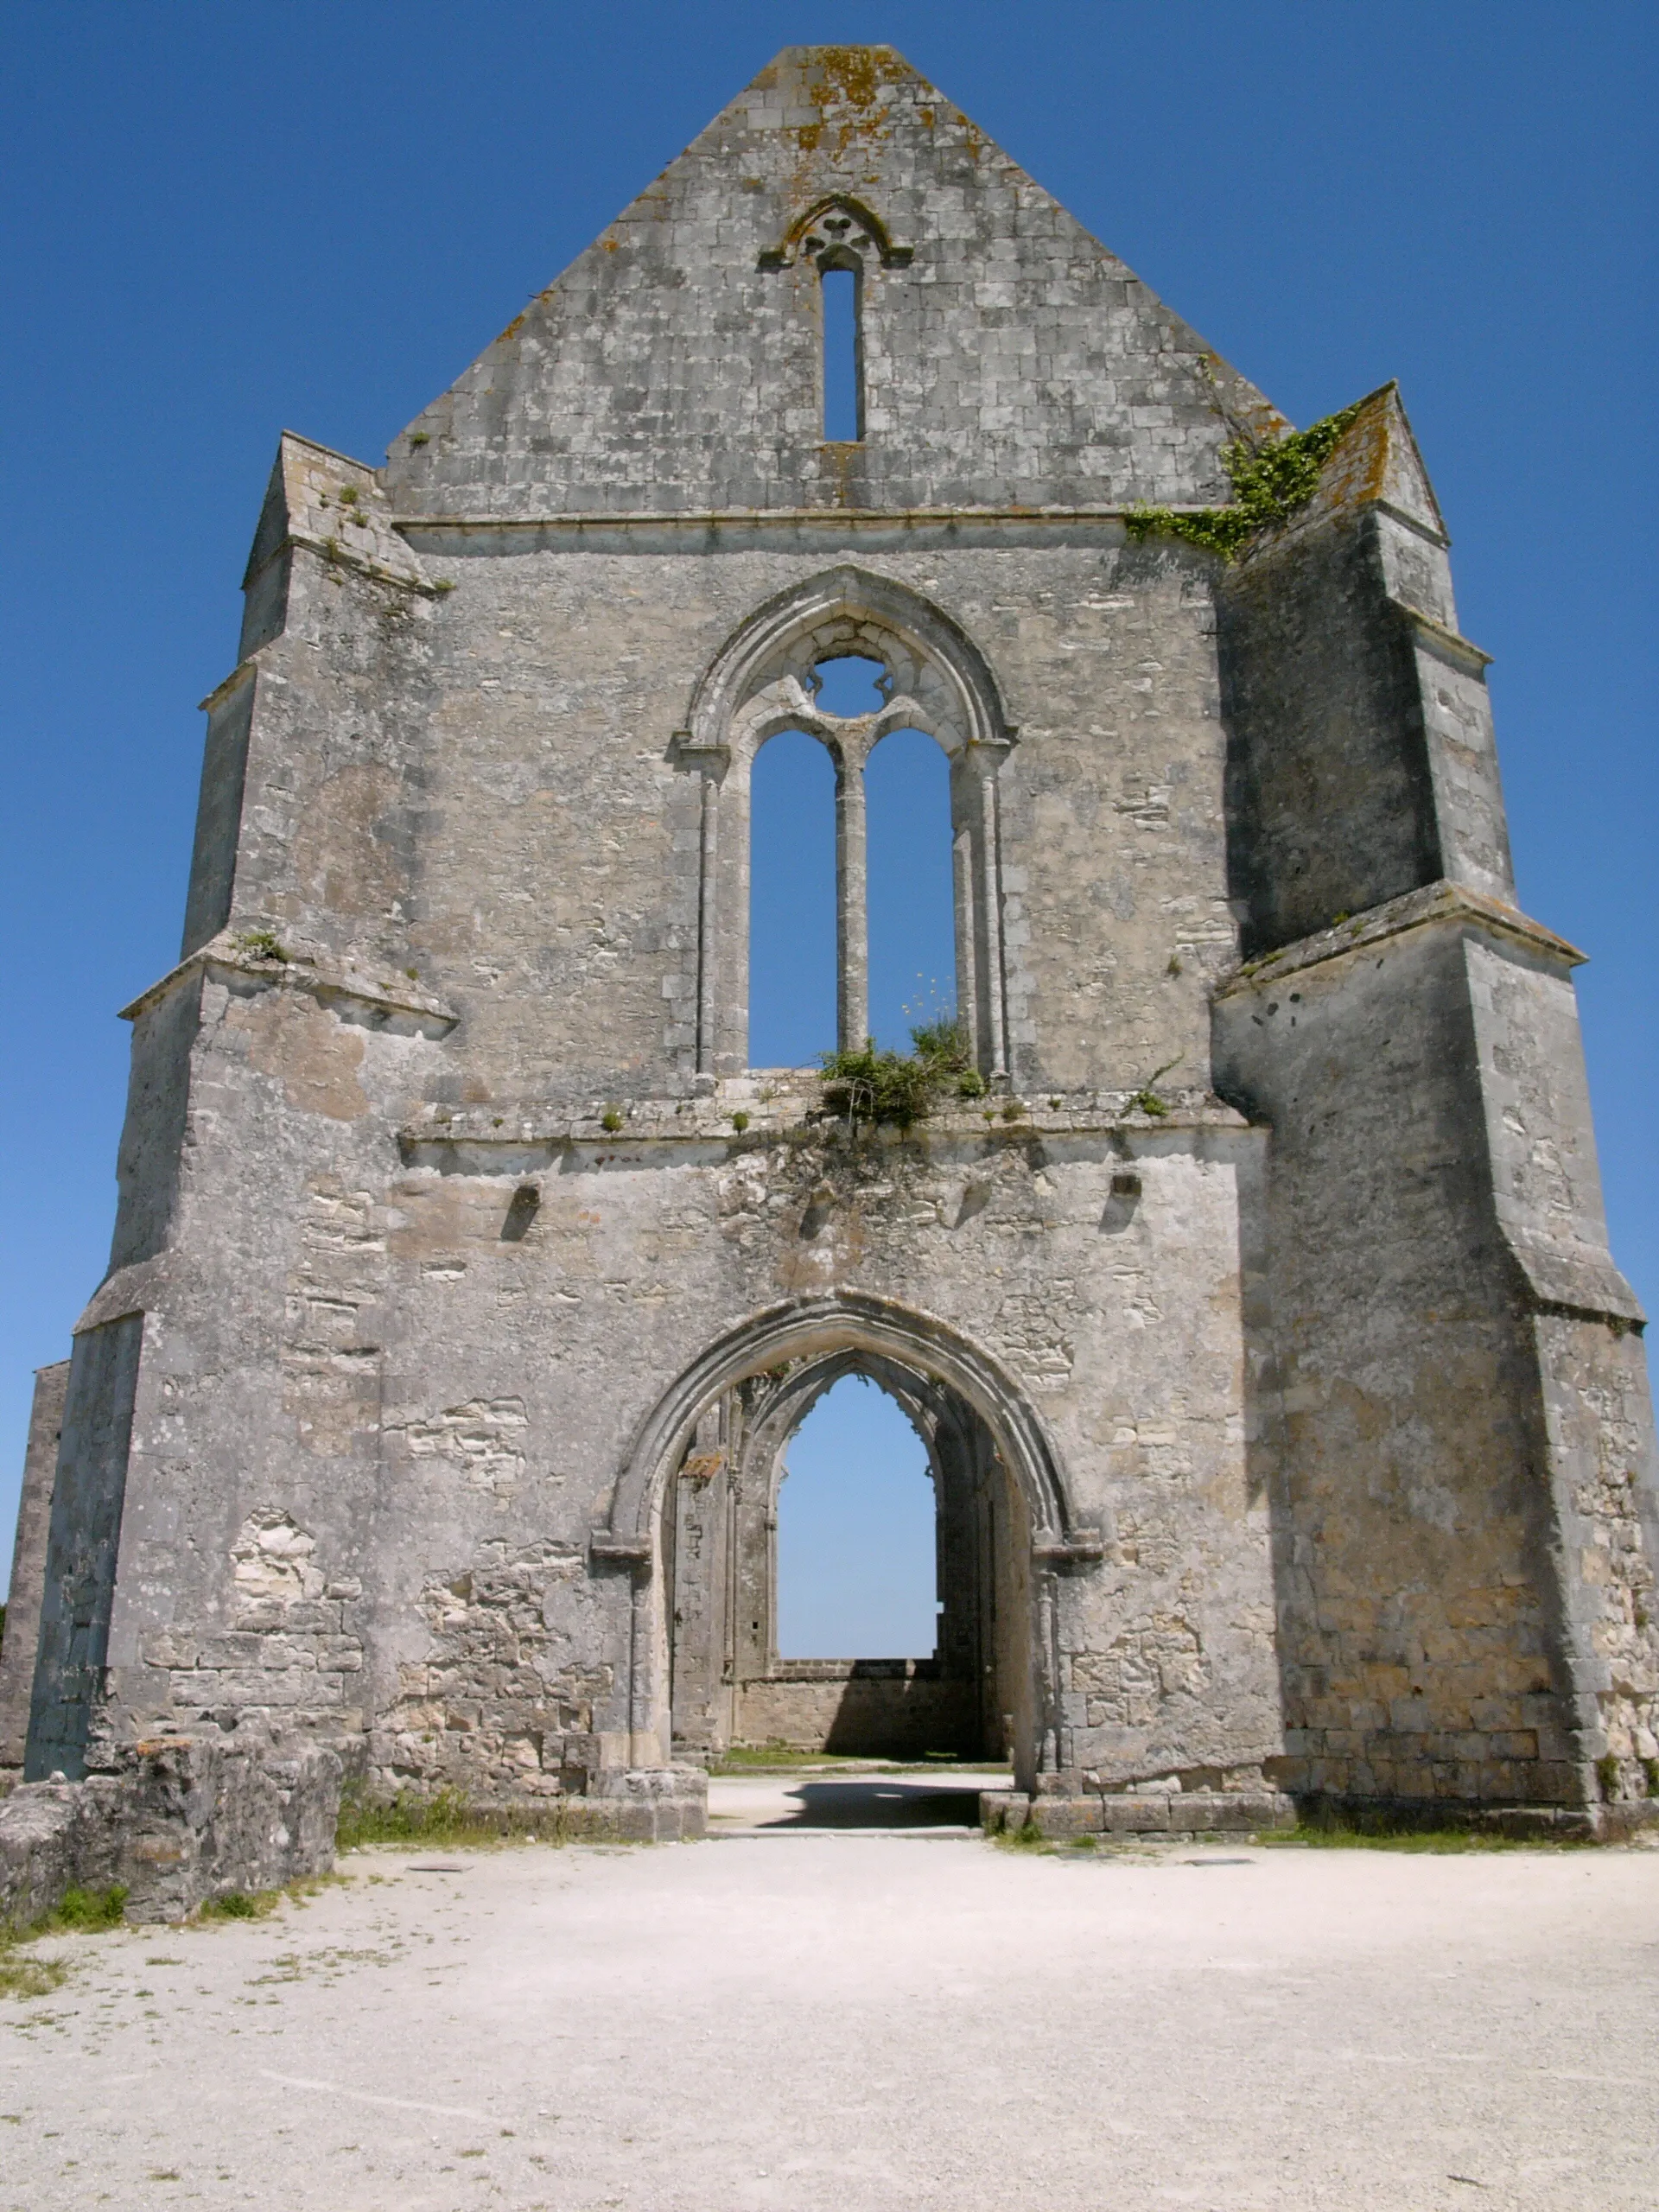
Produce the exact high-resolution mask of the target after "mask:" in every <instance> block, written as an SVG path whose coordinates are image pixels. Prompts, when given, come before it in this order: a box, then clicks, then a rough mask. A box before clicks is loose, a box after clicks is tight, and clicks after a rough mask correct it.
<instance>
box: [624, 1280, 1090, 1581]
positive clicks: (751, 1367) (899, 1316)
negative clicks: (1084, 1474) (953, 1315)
mask: <svg viewBox="0 0 1659 2212" xmlns="http://www.w3.org/2000/svg"><path fill="white" fill-rule="evenodd" d="M837 1352H847V1353H849V1354H855V1355H856V1354H860V1353H861V1354H864V1355H867V1356H868V1357H874V1358H877V1359H880V1360H883V1361H891V1362H892V1363H893V1364H894V1365H896V1366H898V1367H900V1368H903V1369H907V1370H910V1371H912V1372H913V1373H915V1374H918V1375H919V1376H925V1377H926V1378H927V1379H928V1380H930V1381H931V1382H935V1383H943V1384H944V1385H946V1386H947V1387H948V1388H950V1389H953V1390H955V1391H956V1392H957V1394H958V1395H960V1396H961V1397H962V1398H963V1400H964V1402H966V1403H967V1404H968V1405H969V1407H970V1408H972V1409H973V1411H974V1412H975V1413H976V1414H978V1415H979V1417H980V1418H981V1420H982V1421H984V1423H985V1425H986V1427H987V1428H988V1430H989V1432H990V1433H991V1436H992V1438H993V1439H994V1440H995V1444H996V1446H997V1450H998V1452H1000V1453H1001V1457H1002V1459H1003V1461H1004V1464H1005V1465H1006V1466H1007V1471H1008V1473H1009V1475H1010V1476H1011V1477H1012V1478H1013V1479H1014V1482H1016V1483H1017V1484H1018V1485H1019V1487H1020V1492H1021V1495H1022V1497H1023V1498H1024V1500H1025V1503H1026V1507H1027V1512H1028V1514H1029V1516H1030V1522H1031V1529H1032V1548H1033V1556H1034V1558H1035V1559H1036V1560H1038V1561H1039V1563H1042V1564H1046V1565H1052V1566H1071V1565H1083V1564H1086V1563H1088V1562H1089V1561H1091V1560H1096V1559H1098V1558H1099V1557H1100V1556H1101V1555H1102V1553H1103V1548H1104V1547H1103V1541H1102V1539H1101V1536H1100V1533H1099V1531H1098V1530H1097V1529H1094V1528H1091V1527H1089V1526H1087V1525H1085V1524H1084V1522H1082V1521H1081V1520H1080V1518H1079V1516H1078V1515H1077V1510H1076V1506H1075V1503H1074V1501H1073V1499H1072V1497H1071V1491H1070V1486H1069V1484H1068V1483H1067V1480H1066V1478H1065V1471H1064V1469H1063V1467H1062V1465H1061V1462H1060V1460H1059V1458H1058V1453H1057V1452H1056V1451H1055V1449H1054V1446H1053V1444H1052V1440H1050V1438H1049V1436H1048V1434H1047V1433H1046V1430H1045V1428H1044V1427H1043V1425H1042V1423H1041V1422H1040V1421H1039V1419H1038V1417H1037V1414H1036V1412H1035V1409H1034V1408H1033V1406H1032V1405H1031V1403H1030V1402H1029V1400H1028V1399H1027V1396H1026V1395H1025V1393H1024V1392H1023V1391H1022V1390H1021V1389H1020V1386H1019V1384H1018V1383H1017V1382H1016V1381H1015V1380H1014V1377H1013V1376H1011V1375H1010V1374H1009V1373H1008V1371H1007V1369H1006V1368H1004V1367H1003V1366H1002V1365H1001V1362H1000V1361H998V1360H997V1359H995V1357H993V1356H992V1355H991V1354H990V1353H988V1352H987V1351H984V1350H983V1349H982V1347H981V1346H979V1345H976V1344H973V1343H972V1342H971V1341H970V1340H969V1338H965V1337H963V1335H962V1334H961V1333H960V1332H957V1330H956V1329H954V1328H952V1327H951V1326H950V1324H949V1323H947V1322H944V1321H943V1320H941V1319H938V1317H937V1316H936V1315H932V1314H929V1313H924V1312H922V1311H920V1310H918V1308H916V1307H913V1306H903V1305H900V1304H899V1303H898V1302H897V1301H896V1300H891V1299H885V1298H878V1297H874V1296H873V1295H871V1294H868V1293H866V1292H858V1291H842V1292H837V1293H834V1294H829V1295H824V1296H820V1297H814V1298H803V1299H791V1300H786V1301H785V1302H784V1303H782V1304H780V1305H778V1306H770V1307H767V1308H766V1309H765V1310H764V1311H763V1312H761V1313H755V1314H753V1315H751V1316H750V1317H749V1318H748V1319H747V1320H745V1321H743V1322H741V1323H740V1324H739V1325H737V1326H736V1327H735V1328H734V1329H731V1330H729V1331H728V1332H726V1333H725V1334H724V1335H723V1336H721V1337H720V1338H716V1339H715V1342H714V1343H713V1344H709V1346H708V1347H707V1348H706V1350H705V1351H702V1353H701V1354H700V1355H699V1356H698V1357H697V1358H696V1359H695V1360H693V1361H692V1362H691V1363H690V1365H689V1366H688V1367H686V1368H684V1369H683V1370H682V1371H681V1373H680V1374H679V1376H677V1377H676V1379H675V1381H674V1382H673V1383H671V1385H670V1386H669V1388H668V1389H666V1390H665V1391H664V1393H663V1395H662V1396H661V1397H659V1398H658V1401H657V1402H656V1404H655V1405H654V1406H653V1407H652V1409H651V1411H650V1413H648V1414H646V1416H645V1420H644V1421H643V1422H642V1423H641V1424H640V1426H639V1429H638V1431H637V1432H636V1433H635V1436H634V1439H633V1442H632V1446H631V1448H630V1450H629V1452H628V1456H627V1459H626V1461H625V1463H624V1465H623V1466H622V1468H621V1470H620V1474H619V1478H618V1480H617V1484H616V1486H615V1489H614V1491H613V1494H612V1503H611V1509H610V1513H609V1516H608V1519H607V1523H606V1525H605V1526H604V1527H603V1528H602V1529H598V1530H596V1531H595V1532H594V1547H593V1548H594V1554H595V1555H596V1556H598V1557H601V1558H607V1559H612V1560H628V1561H630V1562H632V1563H633V1564H635V1565H636V1566H638V1567H642V1568H648V1567H649V1566H650V1564H651V1562H652V1559H653V1557H654V1551H655V1541H656V1538H655V1530H656V1527H657V1523H658V1508H659V1506H660V1503H661V1499H662V1493H663V1488H664V1484H665V1483H666V1482H667V1480H668V1478H669V1477H670V1476H671V1473H672V1471H673V1470H674V1468H675V1467H676V1466H677V1464H678V1461H679V1459H680V1458H681V1457H682V1456H683V1452H684V1451H685V1448H686V1446H687V1444H688V1442H689V1441H690V1437H691V1434H692V1432H693V1430H694V1429H695V1427H696V1422H697V1420H698V1418H699V1416H700V1414H702V1412H703V1410H704V1409H705V1408H707V1407H708V1406H709V1404H710V1403H711V1402H713V1401H714V1399H715V1397H716V1396H717V1395H719V1394H720V1392H721V1391H722V1390H726V1389H731V1388H732V1387H733V1385H734V1384H735V1383H741V1382H743V1381H745V1380H747V1378H748V1377H749V1376H753V1375H759V1374H764V1373H766V1372H767V1371H768V1370H772V1369H775V1368H777V1367H779V1366H781V1365H783V1364H785V1363H788V1362H793V1361H797V1360H803V1359H808V1358H811V1357H814V1356H815V1355H819V1354H823V1355H826V1356H827V1355H833V1354H835V1353H837Z"/></svg>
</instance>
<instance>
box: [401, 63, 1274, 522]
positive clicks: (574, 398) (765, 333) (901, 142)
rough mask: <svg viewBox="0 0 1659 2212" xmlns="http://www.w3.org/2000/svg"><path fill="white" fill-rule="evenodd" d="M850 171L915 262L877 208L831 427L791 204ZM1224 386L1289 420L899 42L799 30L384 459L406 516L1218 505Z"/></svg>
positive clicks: (1251, 409) (836, 185)
mask: <svg viewBox="0 0 1659 2212" xmlns="http://www.w3.org/2000/svg"><path fill="white" fill-rule="evenodd" d="M836 194H847V195H849V196H850V199H851V200H852V203H853V205H852V207H850V208H849V210H847V211H846V212H847V213H854V214H856V213H859V212H860V211H861V210H865V209H868V211H869V212H870V213H873V214H874V216H875V217H876V218H877V219H878V222H879V224H880V226H882V229H883V230H885V232H886V233H887V235H888V236H889V237H890V238H891V240H892V242H893V245H896V246H897V247H898V248H899V250H900V252H901V254H903V255H904V256H906V257H905V258H904V259H903V260H902V261H901V262H899V261H895V260H894V258H893V257H892V255H891V254H890V253H887V252H884V251H882V246H883V244H884V240H883V238H882V235H881V231H878V232H876V233H875V234H874V239H873V241H872V244H871V245H870V246H869V247H867V248H866V249H865V250H864V251H863V253H862V260H863V265H864V276H863V283H864V303H865V304H864V347H863V353H864V374H865V380H866V389H867V402H866V409H865V432H866V435H865V437H864V439H863V441H862V442H861V443H858V444H854V445H841V446H825V445H824V444H823V415H822V398H821V395H820V391H819V365H818V352H819V344H820V339H819V308H818V297H817V294H818V277H817V269H816V267H815V266H814V264H813V260H812V257H811V254H810V251H804V250H801V248H803V247H804V245H805V240H806V238H808V237H810V232H806V233H805V234H804V236H803V235H802V232H801V229H800V225H801V219H802V218H803V217H804V216H807V215H809V214H810V213H811V212H812V211H813V210H814V209H815V208H817V207H820V206H821V205H822V204H823V203H824V202H825V201H827V200H829V199H830V198H831V197H833V196H834V195H836ZM825 212H826V213H829V215H830V216H831V218H832V219H833V216H834V213H835V211H834V210H833V209H826V211H825ZM826 235H827V234H826ZM848 235H849V236H852V237H859V236H867V235H869V234H868V232H867V230H866V226H864V224H863V223H862V222H861V221H858V222H855V223H854V225H853V226H852V228H851V230H850V231H849V233H848ZM780 249H781V251H782V253H783V256H784V258H785V262H786V264H787V265H785V266H784V267H781V268H763V267H762V266H761V265H760V263H761V258H762V257H763V256H765V255H767V254H769V253H772V252H775V251H779V250H780ZM1218 400H1220V401H1222V402H1224V404H1227V405H1228V406H1229V407H1230V409H1231V410H1232V411H1233V413H1234V414H1235V416H1243V417H1245V418H1247V419H1254V420H1258V421H1277V420H1278V419H1279V418H1278V417H1277V416H1275V415H1274V411H1273V410H1271V409H1270V408H1268V405H1267V403H1266V402H1265V401H1264V400H1263V399H1262V396H1261V394H1260V393H1259V392H1257V391H1254V390H1253V389H1252V387H1251V386H1250V385H1248V384H1246V383H1245V381H1244V379H1243V378H1242V377H1240V376H1239V375H1238V374H1237V372H1236V371H1235V370H1233V369H1231V368H1230V367H1229V366H1228V365H1227V364H1226V363H1225V362H1224V361H1222V360H1221V359H1219V358H1218V357H1217V355H1216V354H1215V353H1213V352H1212V351H1211V349H1210V348H1208V347H1207V346H1205V344H1204V342H1203V340H1201V339H1200V338H1198V336H1197V334H1195V333H1194V332H1193V331H1192V330H1190V329H1189V328H1188V327H1186V325H1185V324H1184V323H1183V322H1182V321H1180V320H1179V317H1177V316H1176V315H1173V314H1172V313H1171V312H1170V310H1169V309H1168V308H1166V307H1165V306H1164V305H1163V303H1162V302H1160V300H1158V299H1156V298H1155V297H1154V296H1153V294H1152V293H1150V292H1149V291H1148V290H1147V288H1146V287H1145V286H1144V285H1143V284H1142V283H1140V282H1139V280H1138V279H1137V278H1136V277H1135V276H1134V275H1133V274H1132V272H1131V271H1130V270H1128V269H1127V268H1125V266H1124V264H1122V262H1121V261H1120V260H1118V258H1117V257H1116V255H1115V254H1112V253H1109V252H1108V251H1106V249H1105V248H1104V247H1103V246H1102V245H1099V244H1098V243H1097V242H1096V240H1095V239H1094V238H1090V236H1089V234H1088V232H1086V231H1084V229H1083V228H1082V226H1080V225H1079V224H1078V223H1077V221H1076V219H1074V218H1073V217H1071V215H1068V214H1067V213H1066V212H1065V209H1064V208H1063V207H1059V206H1058V205H1057V203H1056V202H1055V201H1054V200H1052V198H1051V197H1050V195H1049V194H1047V193H1046V192H1045V191H1043V189H1042V188H1041V187H1040V186H1039V185H1037V184H1035V183H1033V181H1032V180H1031V178H1029V177H1028V176H1027V175H1024V174H1023V173H1022V172H1021V171H1020V169H1019V168H1017V167H1016V166H1015V164H1014V162H1011V161H1010V160H1009V159H1008V157H1007V155H1006V154H1004V153H1002V152H1001V149H999V148H998V147H996V146H995V145H993V144H992V143H990V142H989V140H988V139H987V138H986V137H984V135H983V134H982V132H981V131H979V130H976V128H975V126H974V125H973V124H971V123H970V122H969V120H968V118H966V117H965V116H963V114H962V113H961V112H960V111H958V110H957V109H956V108H954V107H953V106H952V105H950V102H949V101H948V100H946V99H944V98H943V97H942V96H941V95H940V94H939V93H938V92H937V91H936V90H935V89H934V88H933V87H932V86H931V85H928V84H926V83H925V81H924V80H923V79H921V78H919V77H918V75H917V74H916V73H915V71H914V70H912V68H911V67H910V66H909V65H908V63H906V61H904V60H902V59H901V58H900V57H899V55H897V54H894V53H893V51H892V50H891V49H890V48H881V47H857V48H855V47H842V48H836V47H816V48H789V49H787V50H786V51H785V53H783V54H779V57H778V59H777V60H776V61H774V62H773V63H772V65H771V67H768V68H766V69H765V70H763V71H762V72H761V73H760V76H759V77H757V78H756V79H755V80H754V82H753V85H751V86H748V87H747V89H746V90H745V91H744V92H741V94H740V95H739V96H738V98H737V99H735V100H734V101H733V102H732V104H731V105H730V106H729V107H728V108H727V109H726V110H725V111H724V112H723V113H722V114H721V115H720V116H718V117H717V118H715V121H714V122H713V123H712V124H709V128H708V130H705V131H704V132H703V133H702V136H701V137H699V138H697V139H696V141H695V142H694V143H693V144H692V145H691V146H690V147H689V148H688V149H687V150H686V152H685V153H684V154H683V155H682V156H680V158H679V159H678V160H677V161H676V162H674V163H673V164H672V165H671V167H670V168H668V169H667V170H666V171H664V175H662V176H661V177H659V178H658V181H657V182H656V183H655V184H654V185H653V186H652V188H650V189H649V190H648V191H646V192H645V193H643V194H641V195H640V196H639V199H638V200H635V201H634V203H633V204H632V207H629V208H627V209H626V211H625V212H624V213H623V214H622V215H621V216H620V217H619V218H618V219H617V220H616V221H615V222H614V223H613V224H612V225H611V226H609V227H608V229H607V230H606V231H605V232H604V233H603V234H602V235H601V237H600V238H598V239H596V240H595V241H594V244H593V245H591V246H589V247H588V250H587V251H586V252H585V253H583V254H582V256H581V257H579V258H578V259H577V260H576V261H575V263H574V264H572V265H571V267H570V268H569V269H568V270H566V271H565V272H564V274H563V277H560V278H559V280H558V281H557V283H555V284H553V285H551V286H550V288H549V289H547V290H546V291H545V292H543V293H542V294H540V295H539V296H537V298H536V299H534V300H532V301H531V304H530V306H529V307H528V308H526V309H525V310H524V314H523V315H519V316H518V317H517V318H516V319H515V321H513V322H512V324H511V325H510V326H509V327H508V328H507V329H506V330H505V331H504V332H503V333H502V334H501V335H500V337H499V338H498V339H497V340H496V341H495V343H494V345H493V346H491V347H490V348H489V349H488V351H487V352H486V353H485V354H484V355H483V356H482V357H481V358H480V359H479V360H478V361H477V362H476V363H474V365H473V367H472V368H470V369H469V370H467V372H466V374H465V375H464V376H463V377H461V378H460V380H459V381H458V382H457V383H456V384H455V385H454V386H453V387H452V389H451V390H450V391H448V392H446V393H445V394H444V395H443V396H442V398H440V399H438V400H435V402H434V403H433V404H432V405H431V406H430V407H429V408H428V409H426V410H424V411H423V413H422V414H421V415H420V416H418V417H417V418H416V421H415V422H414V423H411V424H410V427H409V429H408V430H407V431H405V432H404V435H402V436H401V437H400V438H398V439H397V442H396V443H395V445H394V447H393V449H392V454H391V465H390V469H389V473H388V480H389V482H390V483H391V486H392V488H393V491H394V493H395V496H396V498H397V504H398V506H399V509H400V511H401V512H404V513H406V514H442V515H458V514H460V515H468V516H479V517H481V516H493V515H515V514H523V513H525V512H529V513H532V514H537V515H539V514H548V513H588V514H602V513H606V512H612V513H614V512H618V511H620V512H652V513H669V514H673V513H688V512H690V513H699V512H718V511H721V510H729V509H733V508H737V509H763V510H764V509H768V508H772V509H788V508H793V507H805V508H812V507H852V508H857V507H881V508H886V509H888V510H890V511H891V510H900V511H902V510H906V509H915V508H929V507H931V508H941V507H948V508H957V507H970V508H971V507H985V506H991V507H996V506H1004V505H1016V504H1020V505H1030V506H1042V505H1065V506H1070V505H1116V504H1117V503H1120V502H1122V501H1123V500H1127V499H1173V500H1203V499H1218V498H1223V497H1224V496H1225V493H1226V485H1225V480H1224V476H1223V474H1222V471H1221V467H1220V462H1219V454H1220V448H1221V447H1222V445H1223V443H1224V442H1225V439H1226V437H1227V435H1228V429H1227V424H1226V423H1225V421H1224V418H1223V416H1222V414H1221V412H1220V410H1219V407H1218V405H1217V401H1218Z"/></svg>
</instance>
